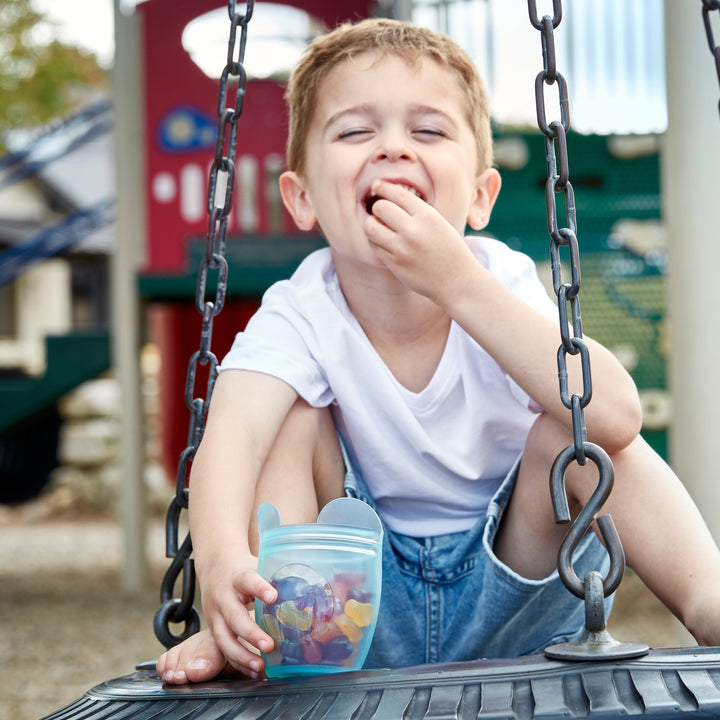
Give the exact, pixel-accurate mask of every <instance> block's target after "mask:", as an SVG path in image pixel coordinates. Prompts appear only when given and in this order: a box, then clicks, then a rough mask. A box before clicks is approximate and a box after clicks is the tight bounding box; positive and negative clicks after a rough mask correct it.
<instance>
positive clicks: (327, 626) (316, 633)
mask: <svg viewBox="0 0 720 720" xmlns="http://www.w3.org/2000/svg"><path fill="white" fill-rule="evenodd" d="M310 635H311V637H312V638H313V640H317V641H318V642H320V643H326V642H329V641H330V640H332V639H333V638H336V637H339V636H340V635H342V630H341V629H340V628H339V627H338V626H337V625H336V624H335V623H334V622H326V623H322V624H320V625H315V627H314V628H313V629H312V633H310Z"/></svg>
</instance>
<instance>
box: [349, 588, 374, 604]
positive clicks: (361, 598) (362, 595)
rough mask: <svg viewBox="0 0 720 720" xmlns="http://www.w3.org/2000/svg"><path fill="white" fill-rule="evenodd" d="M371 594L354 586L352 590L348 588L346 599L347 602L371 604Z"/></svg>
mask: <svg viewBox="0 0 720 720" xmlns="http://www.w3.org/2000/svg"><path fill="white" fill-rule="evenodd" d="M372 597H373V596H372V593H371V592H368V591H367V590H365V588H363V587H360V586H358V585H356V586H355V587H353V588H350V590H348V594H347V599H348V600H357V601H358V602H361V603H369V602H372Z"/></svg>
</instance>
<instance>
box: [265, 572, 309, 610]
mask: <svg viewBox="0 0 720 720" xmlns="http://www.w3.org/2000/svg"><path fill="white" fill-rule="evenodd" d="M270 584H271V585H272V586H273V587H274V588H275V589H276V590H277V593H278V596H277V600H276V601H275V604H276V605H279V604H280V603H282V602H285V601H286V600H297V598H299V597H302V596H303V595H304V594H305V593H306V592H307V590H308V587H309V584H308V581H307V580H305V578H301V577H298V576H297V575H288V576H287V577H284V578H279V579H275V580H271V581H270Z"/></svg>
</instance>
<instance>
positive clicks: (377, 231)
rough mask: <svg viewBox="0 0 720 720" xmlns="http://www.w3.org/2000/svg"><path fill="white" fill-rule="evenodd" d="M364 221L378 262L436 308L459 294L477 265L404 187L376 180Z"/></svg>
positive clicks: (461, 241) (446, 225)
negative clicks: (369, 207)
mask: <svg viewBox="0 0 720 720" xmlns="http://www.w3.org/2000/svg"><path fill="white" fill-rule="evenodd" d="M372 189H373V191H374V192H376V193H377V195H378V196H379V199H378V200H376V201H375V202H374V204H373V206H372V215H371V216H370V217H369V218H368V219H367V220H366V222H365V231H366V233H367V236H368V239H369V240H370V243H371V245H372V246H373V248H374V249H375V251H376V253H377V256H378V258H379V259H380V260H381V261H382V262H383V263H384V264H385V265H386V266H387V268H388V269H389V270H390V271H391V272H392V273H393V274H394V275H395V276H396V277H397V278H398V279H399V280H400V281H401V282H402V283H403V284H404V285H406V286H407V287H408V288H410V289H411V290H413V291H415V292H417V293H420V294H421V295H425V296H426V297H428V298H430V299H431V300H433V301H435V302H437V303H438V304H440V305H444V302H443V297H451V296H452V294H453V293H457V292H459V291H460V288H462V287H463V286H464V284H465V283H466V282H468V280H469V279H470V276H471V274H472V272H473V270H474V269H476V267H477V262H476V261H475V258H474V256H473V254H472V252H471V251H470V249H469V248H468V246H467V243H466V242H465V240H464V238H463V237H462V235H461V234H460V233H458V231H457V230H456V229H455V228H454V227H453V226H452V225H451V224H450V223H449V222H448V221H447V220H446V219H445V218H444V217H443V216H442V215H441V214H440V213H439V212H438V211H437V210H436V209H435V208H434V207H432V206H431V205H429V204H428V203H426V202H425V201H424V200H422V199H421V198H419V197H418V196H417V195H415V194H414V193H412V192H410V191H409V190H407V189H406V188H404V187H402V186H400V185H397V184H395V183H392V182H387V181H384V180H380V181H378V182H376V183H374V184H373V186H372Z"/></svg>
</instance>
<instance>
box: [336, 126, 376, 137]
mask: <svg viewBox="0 0 720 720" xmlns="http://www.w3.org/2000/svg"><path fill="white" fill-rule="evenodd" d="M372 134H373V131H372V130H371V129H370V128H364V127H357V128H349V129H348V130H343V131H341V132H340V133H338V136H337V139H338V140H363V139H365V138H367V137H369V136H370V135H372Z"/></svg>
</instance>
